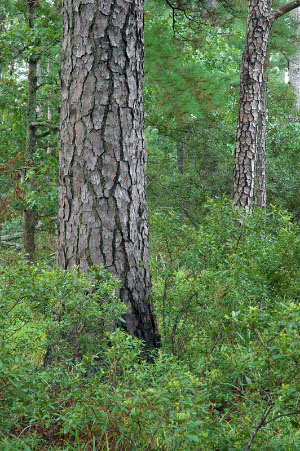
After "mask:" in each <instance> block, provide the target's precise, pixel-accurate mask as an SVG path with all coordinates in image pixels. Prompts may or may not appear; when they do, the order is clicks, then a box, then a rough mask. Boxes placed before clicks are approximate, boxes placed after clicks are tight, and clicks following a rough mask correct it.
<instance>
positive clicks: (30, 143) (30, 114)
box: [23, 0, 38, 262]
mask: <svg viewBox="0 0 300 451" xmlns="http://www.w3.org/2000/svg"><path fill="white" fill-rule="evenodd" d="M27 14H28V27H29V28H31V29H33V28H34V23H35V19H36V11H35V1H34V0H27ZM37 63H38V58H37V57H35V56H30V58H29V61H28V100H27V142H26V152H25V166H26V168H27V169H29V168H31V167H33V164H34V163H33V154H34V152H35V149H36V134H35V127H34V126H33V125H31V124H32V123H33V122H35V121H36V117H37V115H36V108H37V100H36V97H37ZM25 171H26V170H25ZM23 246H24V251H25V253H26V255H27V258H28V261H29V262H33V261H34V257H35V211H34V210H33V209H31V208H26V206H25V209H24V212H23Z"/></svg>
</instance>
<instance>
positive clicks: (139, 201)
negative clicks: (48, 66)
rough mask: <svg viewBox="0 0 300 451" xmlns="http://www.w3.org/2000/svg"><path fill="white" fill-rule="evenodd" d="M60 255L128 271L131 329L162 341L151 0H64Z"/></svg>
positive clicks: (151, 342)
mask: <svg viewBox="0 0 300 451" xmlns="http://www.w3.org/2000/svg"><path fill="white" fill-rule="evenodd" d="M63 22H64V26H63V29H64V31H63V37H62V66H61V75H62V92H61V151H60V162H59V164H60V169H59V223H60V233H59V243H58V263H59V264H60V265H61V266H62V267H63V268H65V269H71V268H72V267H73V266H74V265H78V266H79V267H80V268H81V269H82V270H83V271H87V269H88V267H89V266H91V265H94V264H102V265H104V266H105V267H106V268H107V269H108V270H109V271H110V272H111V273H112V274H113V275H115V276H117V277H118V278H119V279H121V281H122V288H121V292H120V296H121V299H122V300H123V301H124V302H125V303H126V305H127V313H126V325H127V329H128V331H129V333H130V334H131V335H133V336H135V337H139V338H141V339H143V340H144V341H145V342H146V344H147V345H148V346H150V347H153V346H157V345H158V343H159V335H158V333H157V329H156V322H155V318H154V315H153V313H152V304H151V302H150V288H151V283H150V273H149V236H148V235H149V234H148V221H147V208H146V200H145V143H144V132H143V127H144V117H143V116H144V113H143V87H142V78H143V56H144V34H143V0H127V1H124V0H118V1H115V0H106V1H105V2H104V1H98V0H90V1H89V2H86V1H83V0H64V8H63Z"/></svg>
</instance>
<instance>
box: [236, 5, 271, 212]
mask: <svg viewBox="0 0 300 451" xmlns="http://www.w3.org/2000/svg"><path fill="white" fill-rule="evenodd" d="M273 22H274V15H273V11H272V9H271V2H270V0H249V7H248V23H247V34H246V46H245V50H244V53H243V59H242V69H241V84H240V102H239V117H238V124H237V139H236V152H235V167H234V181H233V199H234V200H235V202H236V204H237V205H241V206H242V207H245V209H246V210H247V211H251V207H252V203H253V197H254V182H255V162H256V159H257V142H258V131H259V128H260V129H262V127H263V124H262V123H260V122H261V121H262V120H263V116H264V115H263V114H262V104H261V93H262V85H263V80H264V78H263V71H264V63H265V58H266V53H267V47H268V37H269V33H270V29H271V27H272V24H273Z"/></svg>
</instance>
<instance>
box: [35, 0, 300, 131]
mask: <svg viewBox="0 0 300 451" xmlns="http://www.w3.org/2000/svg"><path fill="white" fill-rule="evenodd" d="M299 2H300V0H299ZM29 126H30V127H48V128H50V130H58V129H59V126H58V125H53V124H49V123H48V122H31V123H30V124H29Z"/></svg>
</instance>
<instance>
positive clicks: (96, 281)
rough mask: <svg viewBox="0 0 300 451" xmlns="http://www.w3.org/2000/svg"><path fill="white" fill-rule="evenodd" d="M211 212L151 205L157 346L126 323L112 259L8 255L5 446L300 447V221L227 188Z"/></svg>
mask: <svg viewBox="0 0 300 451" xmlns="http://www.w3.org/2000/svg"><path fill="white" fill-rule="evenodd" d="M203 213H204V218H203V221H202V223H201V224H199V228H198V229H195V227H192V226H188V225H186V224H184V223H183V222H182V219H181V217H180V216H179V215H178V214H177V213H176V212H175V211H169V212H168V213H167V214H166V213H164V214H162V213H156V214H153V215H152V230H153V243H152V246H153V249H152V255H153V263H152V271H153V297H154V301H155V309H156V313H157V317H158V322H159V330H160V333H161V337H162V347H161V349H160V350H159V351H156V352H155V353H153V355H152V357H151V358H150V357H149V355H148V356H147V357H145V352H143V349H142V344H141V343H140V342H139V341H138V340H137V339H134V338H131V337H130V336H129V335H128V334H127V333H126V332H124V331H122V315H123V313H124V306H123V305H122V304H121V303H120V301H118V299H117V298H116V297H115V296H114V293H115V290H116V288H117V286H116V282H115V281H114V280H113V279H112V277H111V276H110V275H109V274H108V273H107V272H106V271H104V270H103V269H102V268H97V267H96V268H93V269H92V271H91V274H90V276H83V275H82V274H80V273H79V272H75V273H74V274H71V273H68V272H63V271H61V270H60V269H57V268H55V267H54V266H53V265H52V264H51V265H49V263H45V261H44V262H43V261H41V262H40V263H38V264H37V265H36V266H29V267H28V265H27V264H26V262H25V261H24V259H22V258H20V256H18V255H17V254H16V253H15V252H12V251H7V252H3V253H2V254H1V270H0V278H1V283H0V286H1V288H0V296H1V297H0V299H1V323H2V324H3V327H2V328H1V332H0V333H1V342H0V343H1V364H0V380H1V413H2V415H1V425H0V430H1V431H2V433H1V449H3V450H16V449H17V450H24V451H25V450H32V449H36V450H42V449H49V450H75V449H76V450H84V449H86V450H95V449H100V450H101V449H103V450H104V449H105V450H106V449H120V450H122V449H126V450H127V449H128V450H129V449H138V450H141V449H145V450H146V449H161V450H175V449H176V450H192V449H195V450H200V449H201V450H232V449H241V450H242V449H244V448H245V447H246V445H247V443H248V441H249V439H250V437H251V436H252V435H253V434H255V437H254V440H253V444H252V449H254V450H262V449H264V450H283V449H285V450H295V449H297V448H298V447H299V446H300V436H299V432H298V431H299V424H298V418H299V411H300V406H299V390H300V376H299V375H300V368H299V363H300V362H299V346H300V338H299V327H300V326H299V324H300V323H299V317H300V304H299V293H300V282H299V281H300V277H299V276H300V274H299V271H300V269H299V268H300V234H299V228H298V226H297V225H296V224H295V223H293V222H292V221H291V218H290V216H289V215H288V214H287V213H286V214H283V213H282V212H281V211H280V210H278V209H276V208H275V207H274V208H273V209H272V210H270V211H269V212H267V213H265V212H263V211H255V212H254V214H253V215H251V216H249V215H246V214H244V213H243V212H242V211H241V210H240V209H238V208H236V207H234V206H233V205H232V204H231V202H230V201H228V200H227V199H223V200H215V201H210V202H207V203H206V204H205V205H204V206H203ZM44 260H45V259H44ZM114 321H116V322H117V323H118V324H119V325H120V327H119V328H117V329H116V330H115V331H113V332H107V325H108V324H110V323H113V322H114ZM255 431H256V432H257V434H256V433H255Z"/></svg>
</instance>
